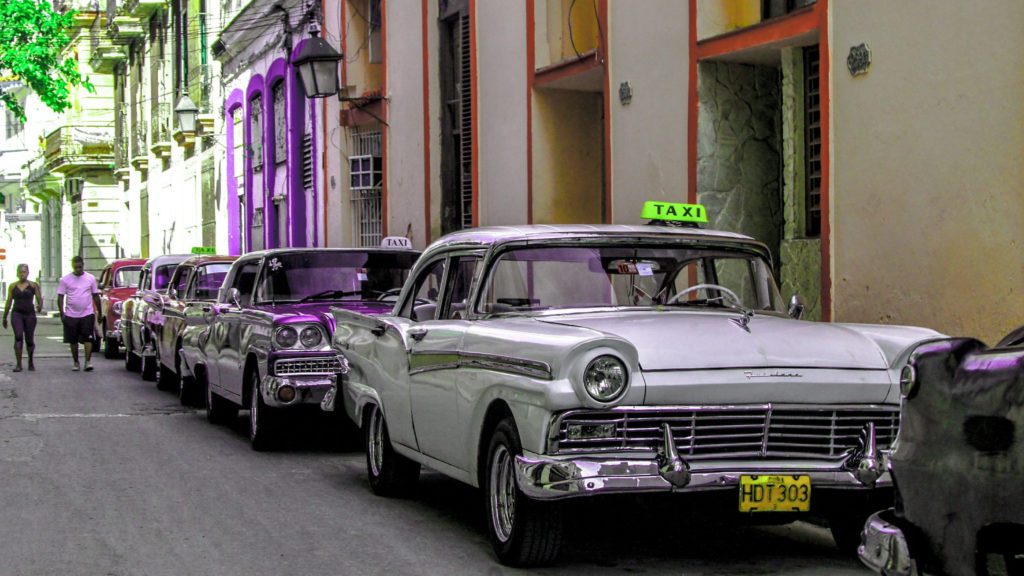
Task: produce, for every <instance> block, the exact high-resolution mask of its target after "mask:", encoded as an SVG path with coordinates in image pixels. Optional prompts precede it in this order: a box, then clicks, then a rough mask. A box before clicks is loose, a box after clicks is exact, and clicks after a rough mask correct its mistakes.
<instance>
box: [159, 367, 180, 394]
mask: <svg viewBox="0 0 1024 576" xmlns="http://www.w3.org/2000/svg"><path fill="white" fill-rule="evenodd" d="M158 363H159V364H160V368H159V372H158V373H157V376H156V387H157V388H158V389H160V390H167V391H170V390H177V389H178V375H177V374H175V373H174V371H173V370H171V369H170V368H168V367H166V366H164V365H163V363H162V362H158Z"/></svg>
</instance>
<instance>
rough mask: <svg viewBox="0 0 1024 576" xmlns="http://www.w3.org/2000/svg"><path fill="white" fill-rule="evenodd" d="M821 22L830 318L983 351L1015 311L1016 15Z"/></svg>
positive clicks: (1022, 128)
mask: <svg viewBox="0 0 1024 576" xmlns="http://www.w3.org/2000/svg"><path fill="white" fill-rule="evenodd" d="M830 10H831V22H832V25H833V31H832V39H831V46H832V52H833V68H832V90H833V92H832V100H831V103H832V134H833V147H832V178H833V181H832V206H831V220H832V230H833V236H832V259H833V263H832V265H833V277H832V278H833V308H834V318H835V319H836V320H839V321H856V322H884V323H892V324H917V325H923V326H928V327H931V328H935V329H936V330H939V331H942V332H945V333H948V334H955V335H973V336H978V337H981V338H982V339H983V340H985V341H987V342H988V343H990V344H992V343H995V341H996V340H997V339H998V338H999V337H1001V336H1002V335H1005V334H1006V333H1007V332H1008V331H1009V330H1010V329H1011V328H1013V327H1015V326H1018V325H1020V323H1021V321H1022V315H1021V313H1022V311H1024V288H1022V287H1024V244H1022V241H1021V230H1024V163H1022V162H1021V159H1022V158H1024V72H1022V70H1021V67H1020V57H1021V54H1024V34H1022V32H1021V31H1022V30H1024V3H1022V2H1019V1H1018V0H999V1H997V0H992V1H988V2H930V1H927V0H906V1H903V2H883V1H879V0H875V1H870V2H868V1H862V2H845V1H842V2H840V1H837V0H833V1H832V2H831V4H830ZM862 42H863V43H867V44H868V46H869V47H870V49H871V57H872V64H871V67H870V69H869V71H868V73H867V74H866V75H862V76H858V77H852V76H851V75H850V73H849V72H848V71H847V69H846V57H847V54H848V53H849V50H850V47H851V46H855V45H858V44H860V43H862Z"/></svg>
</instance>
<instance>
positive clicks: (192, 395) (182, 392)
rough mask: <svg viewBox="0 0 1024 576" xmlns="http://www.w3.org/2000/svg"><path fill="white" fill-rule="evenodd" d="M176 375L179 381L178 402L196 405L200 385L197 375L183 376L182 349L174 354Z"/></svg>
mask: <svg viewBox="0 0 1024 576" xmlns="http://www.w3.org/2000/svg"><path fill="white" fill-rule="evenodd" d="M174 368H175V371H174V372H175V373H174V376H175V378H177V382H178V402H181V405H182V406H196V405H198V404H199V394H198V392H199V386H198V385H197V384H198V382H196V377H195V376H183V375H182V374H181V350H180V349H179V350H178V352H177V353H176V354H175V355H174Z"/></svg>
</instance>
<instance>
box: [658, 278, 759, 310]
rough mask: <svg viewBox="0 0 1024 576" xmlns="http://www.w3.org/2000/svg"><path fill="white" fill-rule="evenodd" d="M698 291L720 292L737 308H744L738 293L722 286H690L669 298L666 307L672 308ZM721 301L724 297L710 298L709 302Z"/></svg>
mask: <svg viewBox="0 0 1024 576" xmlns="http://www.w3.org/2000/svg"><path fill="white" fill-rule="evenodd" d="M698 290H707V291H709V292H710V291H711V290H718V291H719V292H721V293H722V294H724V295H726V296H728V297H729V298H730V299H732V303H733V304H734V305H735V306H737V307H739V308H743V302H742V301H741V300H740V298H739V296H737V295H736V293H735V292H733V291H732V290H729V289H728V288H726V287H725V286H722V285H720V284H697V285H696V286H690V287H689V288H687V289H686V290H683V291H682V292H679V293H678V294H676V295H675V296H673V297H671V298H669V299H668V301H667V302H665V305H666V306H671V305H672V304H675V303H676V302H678V301H679V299H680V298H682V297H683V296H686V295H687V294H690V293H692V292H696V291H698ZM720 299H722V296H716V297H714V298H708V300H709V301H711V300H720Z"/></svg>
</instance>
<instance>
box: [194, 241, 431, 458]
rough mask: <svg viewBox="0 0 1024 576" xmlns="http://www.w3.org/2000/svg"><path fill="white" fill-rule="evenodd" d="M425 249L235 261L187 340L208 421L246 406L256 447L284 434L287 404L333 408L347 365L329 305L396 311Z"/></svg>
mask: <svg viewBox="0 0 1024 576" xmlns="http://www.w3.org/2000/svg"><path fill="white" fill-rule="evenodd" d="M418 256H419V253H418V252H415V251H412V250H408V249H385V248H375V249H278V250H267V251H264V252H256V253H252V254H247V255H245V256H242V257H240V258H239V259H238V260H236V261H235V262H234V264H233V265H232V266H231V269H230V270H229V271H228V273H227V277H226V278H225V279H224V285H223V286H222V287H221V290H220V294H219V295H218V298H217V301H216V302H215V303H213V304H211V305H210V306H209V307H208V309H207V310H205V315H206V322H205V325H204V326H202V327H199V328H196V329H192V330H189V331H187V333H186V335H185V337H184V339H183V345H182V375H183V376H185V377H194V378H195V379H196V381H197V382H198V383H199V385H200V386H201V387H204V388H205V389H206V407H207V419H208V420H210V421H211V422H214V423H217V422H225V421H228V420H231V419H232V418H233V417H235V416H236V415H237V413H238V410H239V409H240V408H248V409H249V410H250V418H249V437H250V440H251V441H252V446H253V448H254V449H256V450H264V449H267V448H269V447H271V445H272V443H273V442H274V441H275V440H276V437H277V436H278V433H279V430H278V429H279V428H280V413H281V411H282V410H284V409H287V408H291V407H294V406H298V405H308V404H311V405H320V406H321V408H323V409H324V410H326V411H333V400H334V394H335V392H336V384H337V380H338V377H339V376H340V375H341V374H344V373H345V372H346V371H347V370H348V365H347V362H346V361H345V359H344V358H342V357H341V356H339V355H338V354H337V353H336V352H334V351H333V350H332V349H331V337H332V335H333V333H334V318H333V316H332V315H331V313H330V309H331V308H332V307H341V308H346V309H349V310H355V311H359V312H362V313H368V314H376V313H380V314H384V313H388V312H390V311H391V309H392V308H393V307H394V303H395V300H396V299H397V296H398V293H399V291H400V290H401V287H402V285H403V283H404V282H405V279H406V277H407V276H408V274H409V270H410V269H411V268H412V265H413V263H414V262H415V261H416V258H417V257H418ZM203 384H205V386H203ZM339 415H340V416H339V421H344V414H342V413H339Z"/></svg>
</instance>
